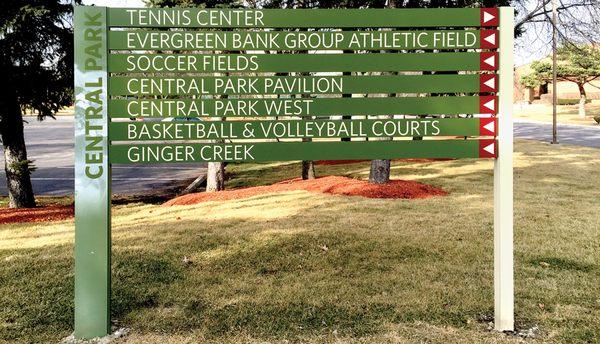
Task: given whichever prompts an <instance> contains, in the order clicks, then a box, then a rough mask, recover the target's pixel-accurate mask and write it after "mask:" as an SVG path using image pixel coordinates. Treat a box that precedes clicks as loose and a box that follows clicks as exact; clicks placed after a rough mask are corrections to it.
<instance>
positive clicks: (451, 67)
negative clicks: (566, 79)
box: [108, 53, 482, 73]
mask: <svg viewBox="0 0 600 344" xmlns="http://www.w3.org/2000/svg"><path fill="white" fill-rule="evenodd" d="M481 58H482V54H481V53H414V54H394V53H385V54H379V53H377V54H269V55H266V54H259V55H253V54H244V55H241V54H221V55H217V54H205V55H202V54H179V55H177V54H112V55H109V59H108V71H109V72H112V73H117V72H118V73H124V72H158V73H181V72H198V73H201V72H246V73H248V72H377V71H380V72H385V71H478V70H481V65H480V60H481Z"/></svg>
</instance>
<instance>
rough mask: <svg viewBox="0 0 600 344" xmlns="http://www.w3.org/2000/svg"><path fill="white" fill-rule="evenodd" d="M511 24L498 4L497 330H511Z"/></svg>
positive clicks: (509, 14)
mask: <svg viewBox="0 0 600 344" xmlns="http://www.w3.org/2000/svg"><path fill="white" fill-rule="evenodd" d="M513 25H514V10H513V8H511V7H502V8H500V46H499V50H500V57H499V59H500V70H499V73H500V76H499V77H500V85H499V102H500V104H499V111H498V122H499V124H498V126H499V128H498V157H497V158H496V160H495V162H494V328H495V329H496V330H498V331H513V330H514V280H513V273H514V271H513V270H514V269H513V122H512V106H513V87H514V86H513V72H514V70H513V34H514V33H513Z"/></svg>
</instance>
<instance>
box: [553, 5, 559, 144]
mask: <svg viewBox="0 0 600 344" xmlns="http://www.w3.org/2000/svg"><path fill="white" fill-rule="evenodd" d="M556 102H557V94H556V0H552V144H557V143H558V139H557V134H556Z"/></svg>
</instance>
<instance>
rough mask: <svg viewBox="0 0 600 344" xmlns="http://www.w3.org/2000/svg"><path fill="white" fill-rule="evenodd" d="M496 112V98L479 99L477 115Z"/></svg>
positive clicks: (484, 97)
mask: <svg viewBox="0 0 600 344" xmlns="http://www.w3.org/2000/svg"><path fill="white" fill-rule="evenodd" d="M497 112H498V97H495V96H481V97H479V113H484V114H495V113H497Z"/></svg>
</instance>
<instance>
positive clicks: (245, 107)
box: [74, 6, 515, 339]
mask: <svg viewBox="0 0 600 344" xmlns="http://www.w3.org/2000/svg"><path fill="white" fill-rule="evenodd" d="M513 27H514V13H513V10H512V9H511V8H502V9H498V8H435V9H412V8H411V9H310V10H309V9H252V10H248V9H237V8H230V9H211V8H200V7H193V8H106V7H98V6H77V7H76V9H75V12H74V37H75V41H74V42H75V44H74V46H75V66H74V76H75V85H76V86H77V87H75V92H76V95H75V97H74V99H76V107H75V108H76V111H75V123H76V126H75V137H76V140H75V148H76V153H75V156H76V162H75V171H76V173H75V189H76V192H75V200H76V202H75V203H76V209H75V213H76V220H75V227H76V229H75V232H76V234H75V293H74V294H75V316H74V335H75V337H76V338H77V339H91V338H94V337H102V336H105V335H106V334H108V331H109V330H110V324H111V321H110V320H111V319H110V314H111V311H110V309H109V306H110V296H111V292H110V286H111V283H110V252H111V249H110V226H111V221H110V199H111V194H110V181H111V179H110V175H111V164H114V163H125V164H154V163H204V162H213V161H230V162H263V161H293V160H340V159H341V160H353V159H355V160H358V159H369V160H371V159H394V158H494V159H495V160H494V262H495V268H494V286H495V289H494V295H495V299H494V301H495V302H494V307H495V313H494V319H495V328H496V329H497V330H500V331H512V330H514V313H515V312H514V297H513V288H514V284H513V267H512V260H513V253H512V236H513V227H512V226H513V224H512V221H513V214H512V209H513V204H512V202H513V194H512V185H513V177H512V173H513V169H512V150H513V147H512V145H513V143H512V131H513V130H512V117H511V116H512V113H511V105H512V103H513V100H512V96H513V86H514V83H513V72H514V69H513V36H514V35H513ZM496 71H497V72H496ZM497 114H498V115H497ZM471 115H473V116H471ZM475 115H476V116H475ZM353 116H359V117H358V118H357V117H353ZM417 137H418V138H420V139H419V140H415V139H413V138H417ZM341 138H350V139H351V140H350V141H346V140H341ZM383 138H386V140H382V139H383ZM307 139H310V140H307ZM215 142H219V143H215ZM85 207H87V208H89V209H84V208H85Z"/></svg>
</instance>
